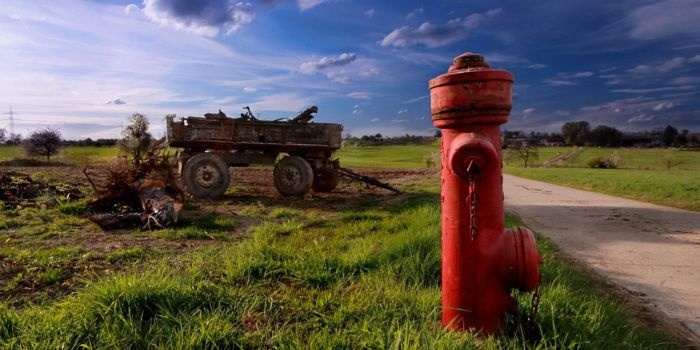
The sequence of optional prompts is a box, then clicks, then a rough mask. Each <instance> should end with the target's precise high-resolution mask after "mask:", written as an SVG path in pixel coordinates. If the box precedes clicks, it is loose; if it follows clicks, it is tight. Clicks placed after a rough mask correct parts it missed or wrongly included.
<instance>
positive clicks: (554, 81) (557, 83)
mask: <svg viewBox="0 0 700 350" xmlns="http://www.w3.org/2000/svg"><path fill="white" fill-rule="evenodd" d="M544 83H545V84H547V85H549V86H570V85H577V84H576V82H573V81H570V80H563V79H545V80H544Z"/></svg>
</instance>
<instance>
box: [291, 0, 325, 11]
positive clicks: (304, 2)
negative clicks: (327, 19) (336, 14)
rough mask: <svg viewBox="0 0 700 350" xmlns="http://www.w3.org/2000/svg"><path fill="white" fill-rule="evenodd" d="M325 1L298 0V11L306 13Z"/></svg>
mask: <svg viewBox="0 0 700 350" xmlns="http://www.w3.org/2000/svg"><path fill="white" fill-rule="evenodd" d="M324 2H326V0H299V2H298V3H299V9H301V10H302V11H306V10H308V9H311V8H313V7H316V6H318V5H321V4H323V3H324Z"/></svg>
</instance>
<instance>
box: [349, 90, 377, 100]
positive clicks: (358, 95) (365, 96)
mask: <svg viewBox="0 0 700 350" xmlns="http://www.w3.org/2000/svg"><path fill="white" fill-rule="evenodd" d="M348 97H352V98H354V99H356V100H369V99H371V98H372V94H371V93H369V92H360V91H357V92H351V93H349V94H348Z"/></svg>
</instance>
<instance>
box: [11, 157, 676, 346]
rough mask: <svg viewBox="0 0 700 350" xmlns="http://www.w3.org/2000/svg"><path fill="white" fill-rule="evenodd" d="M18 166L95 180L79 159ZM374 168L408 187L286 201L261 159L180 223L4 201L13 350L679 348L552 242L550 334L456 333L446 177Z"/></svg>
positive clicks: (546, 326) (547, 283) (544, 317)
mask: <svg viewBox="0 0 700 350" xmlns="http://www.w3.org/2000/svg"><path fill="white" fill-rule="evenodd" d="M11 170H21V171H25V172H36V173H38V174H37V175H40V177H42V178H45V179H49V180H51V179H53V180H54V183H58V182H65V181H68V180H67V179H75V180H74V181H76V183H75V185H79V184H80V176H79V172H80V169H79V168H78V167H59V168H20V169H11ZM364 173H365V174H367V175H370V176H376V177H378V178H380V179H381V180H383V181H386V182H390V183H392V184H394V185H396V186H397V187H399V188H400V189H402V190H404V191H405V192H406V193H404V194H400V195H396V194H393V193H389V192H385V191H381V190H374V189H367V188H365V186H361V185H357V184H351V183H341V185H340V187H339V188H338V189H337V190H336V191H334V192H333V193H329V194H320V195H309V196H306V197H305V198H284V197H280V196H279V195H278V194H277V193H276V191H275V190H274V187H273V185H272V179H271V174H270V171H269V169H262V168H246V169H235V170H232V186H231V188H229V190H228V191H227V193H226V195H225V196H224V198H222V199H221V200H219V201H217V202H191V203H189V204H188V205H187V206H186V208H185V209H184V211H183V213H182V220H181V221H180V224H179V225H178V227H175V228H169V229H161V230H154V231H148V230H117V231H110V232H104V231H102V230H101V229H99V228H98V227H97V226H95V225H94V224H92V223H91V222H90V221H89V220H87V219H86V218H85V216H86V214H88V213H89V211H90V210H89V209H88V207H87V206H86V200H80V201H75V202H59V203H58V204H57V205H56V206H55V207H53V208H47V209H40V208H34V207H25V208H4V209H2V210H1V211H0V242H2V243H1V244H2V245H1V248H0V259H2V264H1V267H0V347H6V348H59V347H69V348H74V347H82V346H84V347H87V348H104V347H109V348H151V347H152V348H213V347H223V348H231V347H240V348H299V347H302V348H349V347H350V348H415V349H424V348H444V349H458V348H465V347H466V348H474V347H479V348H486V349H501V348H537V347H540V348H569V347H574V348H576V347H581V348H591V349H598V348H615V347H618V348H619V347H625V348H654V349H665V348H669V349H672V348H677V347H678V344H677V343H675V342H674V341H673V340H672V339H670V338H668V337H666V336H664V335H662V334H660V333H657V332H656V331H652V330H650V328H653V326H654V325H653V321H650V322H648V323H637V322H638V321H630V317H629V316H628V315H627V314H626V313H625V311H624V310H625V304H624V303H623V300H621V299H618V298H616V297H614V296H612V294H610V293H608V292H607V286H606V284H605V282H604V281H603V280H600V279H597V278H593V277H587V274H586V273H585V272H584V273H582V272H581V271H579V270H577V269H576V268H574V267H572V264H570V263H564V262H562V261H561V260H560V259H559V258H558V253H557V252H556V250H555V249H554V248H553V247H552V246H551V244H549V243H547V241H546V240H544V239H543V238H541V237H539V238H538V239H539V247H540V250H541V252H543V254H544V265H543V267H542V269H543V286H542V288H541V290H540V293H541V295H542V301H541V304H540V311H539V314H538V319H539V326H540V330H539V332H538V333H539V337H536V338H535V339H537V338H539V340H533V339H531V338H529V337H526V336H525V335H524V333H523V330H522V329H521V328H518V327H517V326H516V325H515V323H513V325H512V327H511V331H512V334H511V335H509V336H506V337H504V338H501V339H488V340H479V339H476V338H474V337H473V336H472V335H469V334H454V333H446V332H444V331H443V330H442V329H441V328H440V326H439V318H440V309H439V306H440V288H439V286H440V274H439V271H440V224H439V222H440V204H439V198H440V197H439V186H438V183H439V181H438V176H439V175H438V172H437V170H436V169H414V170H407V169H396V170H392V169H384V170H376V169H375V170H370V169H365V170H364ZM508 224H509V226H514V225H518V222H517V220H516V219H515V218H508ZM519 299H520V301H521V308H522V310H521V311H522V312H525V311H526V305H528V303H529V294H524V295H520V296H519ZM639 322H642V321H639Z"/></svg>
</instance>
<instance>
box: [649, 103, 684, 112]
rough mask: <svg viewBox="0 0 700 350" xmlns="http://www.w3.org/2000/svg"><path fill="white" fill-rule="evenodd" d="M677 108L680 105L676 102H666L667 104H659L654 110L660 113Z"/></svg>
mask: <svg viewBox="0 0 700 350" xmlns="http://www.w3.org/2000/svg"><path fill="white" fill-rule="evenodd" d="M677 106H678V105H677V104H676V103H674V102H671V101H666V102H661V103H659V104H657V105H656V106H654V108H653V109H654V110H655V111H657V112H658V111H663V110H666V109H671V108H674V107H677Z"/></svg>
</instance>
